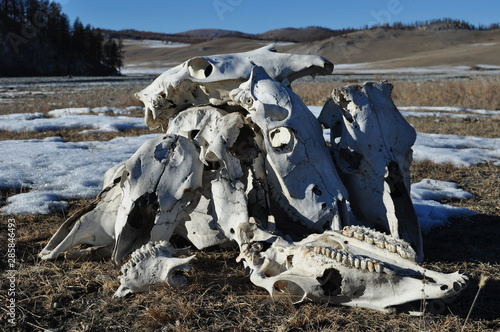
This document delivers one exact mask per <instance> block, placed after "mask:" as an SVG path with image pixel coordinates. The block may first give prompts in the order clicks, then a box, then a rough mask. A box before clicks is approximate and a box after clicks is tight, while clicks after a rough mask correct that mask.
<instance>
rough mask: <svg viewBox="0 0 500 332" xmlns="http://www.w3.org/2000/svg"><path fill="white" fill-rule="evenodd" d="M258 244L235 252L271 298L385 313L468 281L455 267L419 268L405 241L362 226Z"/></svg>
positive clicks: (454, 290)
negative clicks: (439, 269) (448, 270)
mask: <svg viewBox="0 0 500 332" xmlns="http://www.w3.org/2000/svg"><path fill="white" fill-rule="evenodd" d="M272 240H273V239H272ZM268 242H269V241H268ZM263 247H264V246H263V245H261V244H260V243H259V242H253V243H248V244H246V245H244V246H243V250H242V253H241V255H240V256H239V259H242V260H244V262H245V265H247V267H248V269H249V270H250V279H251V281H252V282H253V283H254V284H256V285H258V286H260V287H263V288H265V289H266V290H267V291H268V292H269V293H270V294H271V296H273V297H282V296H286V297H289V298H291V299H293V300H294V301H295V302H301V301H303V300H306V299H308V300H313V301H315V302H327V303H333V304H342V305H347V306H353V307H363V308H370V309H375V310H380V311H383V312H387V313H389V312H393V311H394V310H395V307H396V306H399V305H402V304H406V303H410V302H413V301H422V300H430V299H443V298H448V297H451V296H454V295H455V294H457V293H459V292H460V291H461V290H462V289H463V288H464V287H465V285H466V283H467V280H468V278H467V277H466V276H464V275H461V274H459V273H458V272H456V273H451V274H444V273H439V272H435V271H430V270H426V269H424V268H423V267H421V266H419V265H417V264H416V262H415V257H416V253H415V251H414V250H413V249H412V248H411V246H410V245H409V244H408V243H407V242H405V241H404V240H401V239H397V238H395V237H392V236H390V235H386V234H384V233H381V232H378V231H375V230H372V229H369V228H366V227H363V226H346V227H345V228H344V229H343V230H342V231H325V232H324V233H323V234H311V235H309V236H308V237H307V238H305V239H304V240H302V241H300V242H295V243H289V242H285V241H283V240H280V241H274V242H273V243H272V245H271V246H270V247H269V248H268V249H267V250H265V251H264V250H262V248H263Z"/></svg>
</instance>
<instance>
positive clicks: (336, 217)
mask: <svg viewBox="0 0 500 332" xmlns="http://www.w3.org/2000/svg"><path fill="white" fill-rule="evenodd" d="M230 95H231V98H232V99H233V100H234V101H235V102H237V103H239V104H240V105H241V106H242V107H243V108H245V109H246V110H247V111H248V113H249V115H248V117H249V118H250V119H251V121H252V122H254V123H255V125H256V126H257V128H258V131H259V132H261V133H262V137H263V139H264V146H263V149H264V151H265V154H266V164H265V166H266V171H267V177H268V181H269V182H270V191H271V195H272V196H273V198H274V199H275V200H276V201H277V202H278V203H279V204H280V205H281V207H282V208H285V209H286V210H287V214H288V217H290V218H292V219H295V220H297V221H300V222H302V223H303V224H304V225H305V226H306V227H307V228H308V229H314V230H315V231H323V230H324V229H340V228H341V227H342V226H344V225H348V224H349V223H348V217H347V208H346V207H345V199H346V198H347V191H346V190H345V188H344V185H343V184H342V181H341V180H340V178H339V177H338V175H337V172H336V170H335V167H334V165H333V163H332V160H331V158H330V155H329V152H328V149H327V146H326V144H325V142H324V140H323V133H322V130H321V127H320V124H319V123H318V120H317V119H316V118H315V117H314V115H313V114H312V113H311V111H310V110H309V109H308V108H307V106H306V105H304V103H303V102H302V100H300V98H299V97H298V96H297V95H296V94H295V93H294V92H293V91H292V90H290V89H289V88H287V87H285V86H284V85H283V84H281V83H279V82H277V81H275V80H273V79H272V78H271V77H270V76H269V75H267V73H266V71H265V70H264V68H262V67H254V68H253V69H252V75H251V77H250V79H249V80H248V81H247V82H245V83H243V84H241V85H240V87H239V88H238V89H235V90H233V91H232V92H231V94H230Z"/></svg>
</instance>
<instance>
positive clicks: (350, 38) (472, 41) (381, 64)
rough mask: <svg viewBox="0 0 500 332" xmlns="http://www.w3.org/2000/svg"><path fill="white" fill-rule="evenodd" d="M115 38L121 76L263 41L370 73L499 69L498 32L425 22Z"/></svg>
mask: <svg viewBox="0 0 500 332" xmlns="http://www.w3.org/2000/svg"><path fill="white" fill-rule="evenodd" d="M115 36H120V35H119V34H115ZM140 36H142V37H140ZM120 37H122V38H123V37H125V38H124V51H125V59H124V64H125V66H124V70H123V72H124V73H125V74H134V73H141V72H142V73H161V72H162V71H163V70H165V69H166V68H168V67H172V66H174V65H176V64H178V63H181V62H183V61H185V60H187V59H189V58H191V57H194V56H204V55H210V54H221V53H232V52H243V51H248V50H252V49H255V48H258V47H262V46H264V45H267V44H269V43H275V44H276V48H277V49H278V51H280V52H291V53H301V54H317V55H321V56H324V57H325V58H327V59H329V60H331V61H332V62H333V63H334V64H336V65H341V66H337V68H351V69H352V68H363V69H365V70H366V69H370V70H375V71H376V70H391V69H392V70H393V69H397V68H407V69H408V68H424V67H425V68H428V67H436V66H442V67H445V66H448V67H463V69H464V70H466V69H474V70H493V69H494V70H498V69H500V56H498V55H499V54H500V29H498V28H496V29H471V28H470V27H468V26H461V25H458V26H453V25H443V24H440V25H438V24H430V25H423V26H418V27H412V28H399V29H397V28H393V27H387V26H386V27H378V28H370V29H365V30H356V31H355V30H352V29H351V30H337V31H335V30H329V29H325V28H319V27H309V28H304V29H292V28H287V29H279V30H272V31H268V32H265V33H262V34H258V35H249V34H244V33H241V32H237V31H225V30H214V29H204V30H192V31H187V32H184V33H180V34H175V38H174V37H172V35H158V34H153V33H140V32H136V34H135V35H130V34H128V35H121V36H120Z"/></svg>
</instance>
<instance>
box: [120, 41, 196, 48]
mask: <svg viewBox="0 0 500 332" xmlns="http://www.w3.org/2000/svg"><path fill="white" fill-rule="evenodd" d="M123 45H125V46H129V45H131V46H142V47H147V48H178V47H186V46H190V45H191V44H186V43H176V42H172V41H163V40H153V39H141V40H135V39H126V40H124V41H123Z"/></svg>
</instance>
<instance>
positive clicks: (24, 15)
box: [0, 0, 123, 76]
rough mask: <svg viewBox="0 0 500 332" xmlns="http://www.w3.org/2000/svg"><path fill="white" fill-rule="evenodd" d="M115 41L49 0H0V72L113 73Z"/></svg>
mask: <svg viewBox="0 0 500 332" xmlns="http://www.w3.org/2000/svg"><path fill="white" fill-rule="evenodd" d="M122 61H123V51H122V45H121V41H120V40H118V41H116V40H115V39H108V38H105V36H104V34H103V33H102V31H101V30H100V29H96V28H93V27H92V26H90V25H84V24H83V23H82V22H81V21H80V20H79V19H76V20H75V21H74V22H73V23H71V22H70V20H69V19H68V16H67V15H65V14H64V13H63V12H62V10H61V5H59V4H58V3H55V2H52V1H49V0H0V76H56V75H91V76H93V75H116V74H119V69H120V67H121V66H122Z"/></svg>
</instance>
